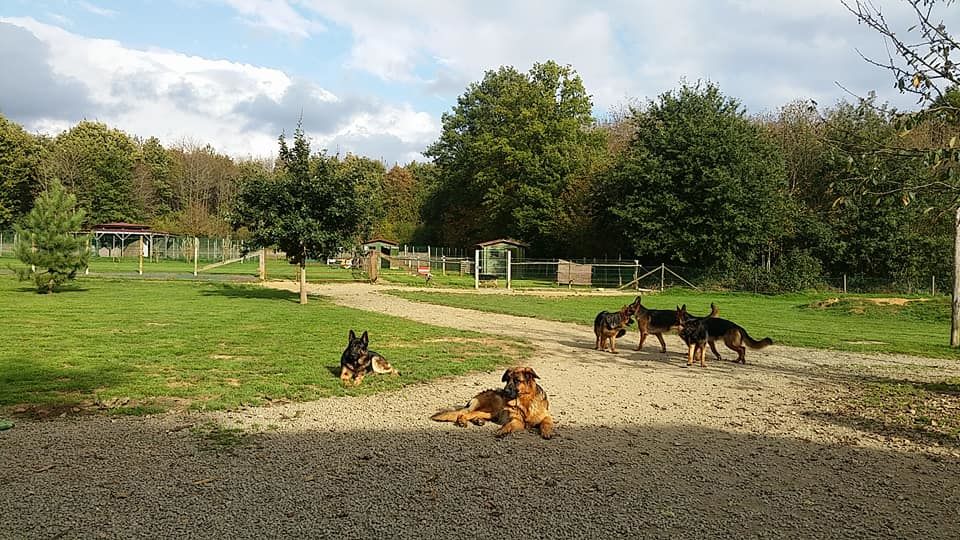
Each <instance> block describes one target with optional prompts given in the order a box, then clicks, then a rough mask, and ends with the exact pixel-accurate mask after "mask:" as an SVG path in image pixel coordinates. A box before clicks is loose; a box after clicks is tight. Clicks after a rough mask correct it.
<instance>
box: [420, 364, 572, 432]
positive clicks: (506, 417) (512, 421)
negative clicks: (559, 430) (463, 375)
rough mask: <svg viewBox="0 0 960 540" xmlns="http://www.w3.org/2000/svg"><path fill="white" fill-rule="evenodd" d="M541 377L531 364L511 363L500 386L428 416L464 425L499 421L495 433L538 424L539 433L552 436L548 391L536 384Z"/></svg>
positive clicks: (432, 418) (536, 426)
mask: <svg viewBox="0 0 960 540" xmlns="http://www.w3.org/2000/svg"><path fill="white" fill-rule="evenodd" d="M539 378H540V377H539V376H538V375H537V373H536V372H535V371H533V369H532V368H529V367H512V368H510V369H508V370H506V371H505V372H503V377H501V381H503V382H504V383H506V384H505V385H504V387H503V389H501V390H484V391H483V392H480V393H479V394H477V395H475V396H473V398H472V399H471V400H470V401H468V402H467V404H466V406H464V407H462V408H460V409H452V410H443V411H438V412H437V413H436V414H434V415H433V416H431V417H430V419H431V420H435V421H437V422H453V423H454V424H456V425H458V426H460V427H464V426H466V425H467V422H472V423H474V424H477V425H483V424H484V423H485V422H486V421H487V420H490V421H493V422H496V423H498V424H501V426H500V429H498V430H497V437H503V436H505V435H508V434H510V433H513V432H514V431H519V430H522V429H527V428H534V427H535V428H537V429H538V430H539V431H540V436H541V437H543V438H544V439H549V438H551V437H552V436H553V417H551V416H550V401H549V400H548V399H547V393H546V392H544V390H543V388H541V387H540V385H539V384H537V381H536V379H539Z"/></svg>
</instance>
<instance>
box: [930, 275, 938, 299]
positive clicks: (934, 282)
mask: <svg viewBox="0 0 960 540" xmlns="http://www.w3.org/2000/svg"><path fill="white" fill-rule="evenodd" d="M936 295H937V276H930V296H931V297H933V296H936Z"/></svg>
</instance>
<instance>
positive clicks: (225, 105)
mask: <svg viewBox="0 0 960 540" xmlns="http://www.w3.org/2000/svg"><path fill="white" fill-rule="evenodd" d="M874 1H875V3H876V4H877V5H879V6H880V7H881V8H882V9H883V10H884V13H885V15H887V17H888V18H889V20H891V21H892V22H893V23H894V25H895V26H897V27H899V28H901V29H902V30H903V31H906V29H907V27H909V26H910V25H911V24H913V22H914V18H913V16H912V15H911V14H910V13H909V12H908V11H905V9H904V6H903V5H902V4H903V2H900V1H895V0H890V1H888V0H874ZM958 12H960V9H952V11H951V13H950V15H949V16H950V17H951V18H952V20H948V21H947V23H948V27H949V28H951V29H954V28H956V27H957V26H958V23H960V17H958ZM857 49H859V50H861V51H863V52H864V53H865V54H868V55H870V56H873V57H877V58H881V59H882V58H884V57H885V54H886V53H885V49H884V44H883V41H882V40H881V39H880V37H879V36H878V35H876V34H875V33H873V32H872V31H870V30H869V29H867V28H865V27H864V26H863V25H858V24H857V21H856V19H855V17H854V16H853V15H852V14H850V13H849V12H847V11H846V9H845V8H844V7H843V5H842V4H841V3H840V0H806V1H803V2H798V1H794V0H710V1H708V0H672V1H670V2H662V1H659V0H656V1H655V0H609V1H597V2H580V1H575V0H529V1H520V0H516V1H506V0H490V1H484V2H479V1H478V2H468V1H453V0H448V1H442V0H407V1H392V2H391V1H374V0H352V1H350V2H342V1H328V0H195V1H188V0H166V1H160V0H141V1H136V0H129V1H106V0H48V1H43V0H5V1H4V2H2V4H0V68H2V70H3V73H4V74H7V75H9V74H16V75H15V76H11V77H4V78H3V79H0V113H2V114H4V115H5V116H7V117H8V118H11V119H12V120H14V121H17V122H19V123H21V124H23V125H24V126H25V127H26V128H27V129H29V130H31V131H35V132H43V133H48V134H51V135H55V134H56V133H58V132H60V131H61V130H63V129H66V128H69V127H70V126H71V125H72V124H73V123H75V122H76V121H78V120H81V119H84V118H85V119H91V120H99V121H103V122H105V123H107V124H109V125H111V126H114V127H118V128H120V129H123V130H124V131H127V132H128V133H131V134H133V135H139V136H143V137H146V136H151V135H155V136H158V137H159V138H160V139H161V140H162V141H163V142H164V144H167V145H178V144H185V145H186V144H196V143H199V144H206V143H210V144H212V145H213V146H214V147H215V148H217V149H218V150H220V151H222V152H226V153H228V154H231V155H234V156H270V155H273V154H274V153H275V151H276V137H277V135H278V134H279V133H280V131H281V130H286V131H287V132H289V131H291V130H292V129H293V127H294V124H295V123H296V118H297V117H298V116H299V114H300V112H301V111H302V112H303V117H304V127H305V128H306V130H307V132H308V134H309V135H310V137H311V140H312V142H313V147H314V148H315V149H319V148H327V149H328V150H330V151H331V152H335V151H340V152H341V153H345V152H353V153H357V154H362V155H367V156H370V157H374V158H382V159H384V160H385V161H387V162H388V164H392V163H394V162H401V163H403V162H407V161H410V160H412V159H422V156H421V155H420V152H421V151H422V150H423V149H424V148H426V146H427V145H429V144H430V143H431V142H432V141H433V140H435V139H436V137H437V135H438V134H439V130H440V125H441V119H440V117H441V114H442V113H443V112H446V111H449V110H450V109H451V107H452V106H453V105H454V104H455V103H456V99H457V97H458V96H459V95H460V94H462V93H463V91H464V89H465V88H466V86H467V85H468V84H469V83H470V82H473V81H477V80H479V79H481V78H482V77H483V73H484V71H486V70H489V69H496V68H498V67H499V66H501V65H513V66H514V67H516V68H517V69H519V70H521V71H526V70H528V69H529V68H530V66H531V65H532V64H533V63H534V62H541V61H545V60H556V61H558V62H560V63H564V64H571V65H572V66H573V67H574V68H575V69H576V70H577V71H578V72H579V73H580V74H581V75H582V77H583V79H584V83H585V84H586V87H587V90H588V92H590V93H591V94H592V96H593V101H594V111H595V113H596V115H597V116H598V117H599V116H603V115H604V114H605V113H606V112H607V111H609V110H611V109H612V108H615V107H617V106H619V105H621V104H623V103H625V102H628V101H633V102H641V103H642V102H644V101H645V100H647V99H652V98H655V97H656V96H657V95H658V94H660V93H662V92H665V91H669V90H671V89H673V88H676V87H677V86H678V85H679V83H680V81H681V80H684V79H685V80H688V81H696V80H698V79H709V80H712V81H714V82H715V83H717V84H718V85H719V86H720V88H721V90H722V91H723V92H724V93H725V94H727V95H729V96H732V97H736V98H738V99H739V100H741V102H742V103H743V105H744V106H745V108H746V109H747V111H748V112H750V113H762V112H775V111H776V110H777V109H778V108H779V107H780V106H782V105H785V104H786V103H788V102H790V101H792V100H796V99H815V100H816V101H817V102H818V103H820V104H821V106H829V105H832V104H834V103H836V102H837V101H838V100H839V99H843V98H846V99H852V98H851V96H849V95H848V94H846V93H845V91H844V90H842V89H841V88H840V87H839V86H838V85H837V83H840V84H842V85H843V86H844V87H846V88H847V89H849V90H850V91H852V92H855V93H857V94H858V95H866V93H867V92H869V91H870V90H875V91H877V93H878V94H879V96H880V98H881V99H882V100H886V101H890V102H892V103H894V104H896V105H898V106H900V107H910V106H912V101H911V99H910V98H908V97H904V96H901V95H899V94H898V93H897V92H896V91H895V90H894V89H893V88H892V81H891V80H890V78H889V75H888V74H887V73H886V72H884V71H883V70H880V69H878V68H875V67H872V66H869V65H867V64H866V63H865V62H864V61H863V60H862V59H861V58H860V56H859V54H858V53H857Z"/></svg>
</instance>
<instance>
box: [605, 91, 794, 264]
mask: <svg viewBox="0 0 960 540" xmlns="http://www.w3.org/2000/svg"><path fill="white" fill-rule="evenodd" d="M634 123H635V125H636V131H635V133H634V136H633V139H632V140H631V142H630V145H629V147H628V148H627V149H626V150H625V151H624V153H623V155H622V156H621V158H620V159H619V160H618V162H617V163H615V164H614V165H613V166H612V168H611V170H610V172H609V178H608V180H607V181H605V182H601V183H600V184H599V186H600V189H599V190H598V196H597V197H596V201H597V202H598V203H599V204H600V205H602V208H604V209H606V215H605V219H606V220H607V224H608V226H609V228H610V229H619V231H620V232H621V234H622V235H623V237H624V238H626V240H627V242H628V243H629V245H630V247H632V248H633V250H634V253H636V254H637V255H638V256H640V257H643V258H652V259H655V260H666V261H672V262H675V263H682V264H690V265H694V266H698V267H701V268H707V267H712V266H714V263H715V262H716V261H721V262H723V261H732V260H737V261H747V262H753V261H758V262H759V260H760V258H761V255H762V254H763V253H765V252H767V251H769V249H770V247H771V245H773V244H775V243H776V242H778V241H779V240H780V238H781V237H782V236H783V234H784V230H785V227H786V221H787V217H788V216H787V215H786V214H787V211H788V209H787V208H786V204H785V201H784V198H783V190H784V188H785V182H784V171H783V160H782V157H781V155H780V154H779V152H778V150H777V148H776V147H775V146H774V145H773V144H772V143H770V142H769V139H767V138H765V137H762V136H761V133H760V128H759V127H758V126H757V125H756V124H755V123H753V122H751V121H750V120H749V119H748V118H747V117H746V115H745V113H744V112H743V110H742V109H741V107H740V104H739V103H738V102H737V101H736V100H735V99H732V98H728V97H725V96H724V95H723V94H721V92H720V90H719V89H718V88H717V87H716V86H715V85H713V84H710V83H707V84H696V85H692V86H691V85H688V84H684V85H682V86H681V87H680V88H679V90H676V91H673V92H668V93H665V94H663V95H661V96H660V97H659V98H658V99H657V100H656V101H653V102H651V103H650V104H649V105H648V106H647V107H646V109H644V110H635V112H634Z"/></svg>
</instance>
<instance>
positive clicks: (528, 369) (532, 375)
mask: <svg viewBox="0 0 960 540" xmlns="http://www.w3.org/2000/svg"><path fill="white" fill-rule="evenodd" d="M526 372H527V373H529V374H530V376H531V377H533V378H534V379H539V378H540V376H539V375H537V372H536V371H534V370H533V368H527V369H526Z"/></svg>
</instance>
